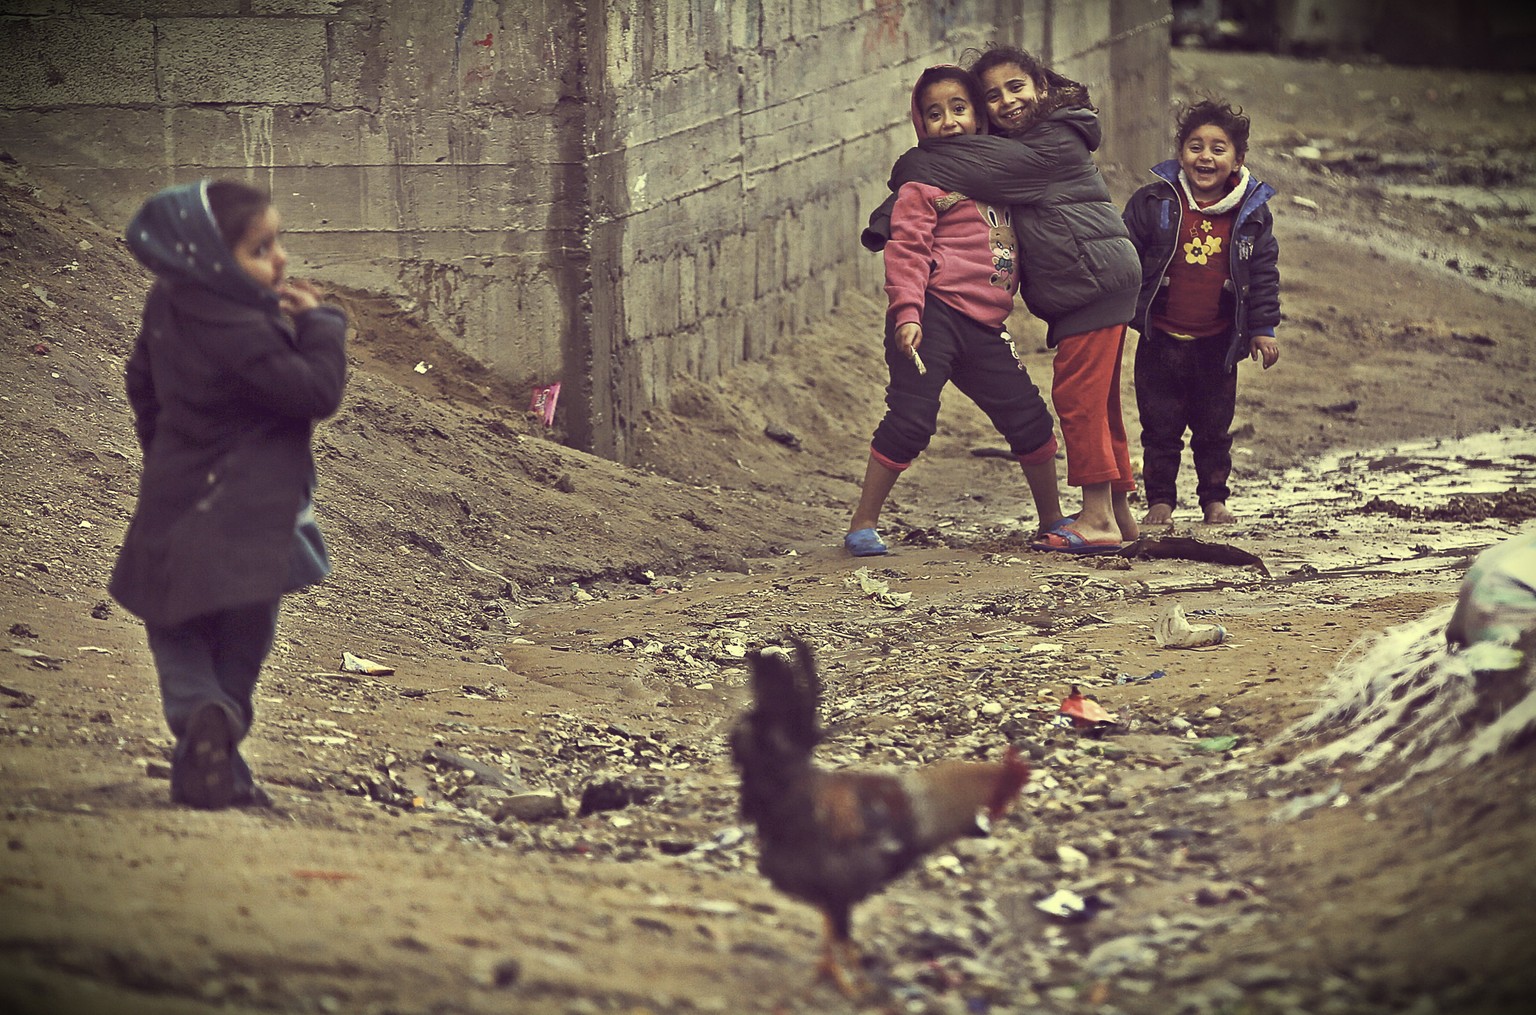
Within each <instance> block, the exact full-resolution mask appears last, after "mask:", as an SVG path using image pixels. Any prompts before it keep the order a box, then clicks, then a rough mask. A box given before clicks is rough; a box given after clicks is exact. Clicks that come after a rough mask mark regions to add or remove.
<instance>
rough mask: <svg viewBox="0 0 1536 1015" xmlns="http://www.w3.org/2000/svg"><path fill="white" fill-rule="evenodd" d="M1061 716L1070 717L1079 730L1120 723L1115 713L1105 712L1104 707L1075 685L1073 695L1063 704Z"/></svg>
mask: <svg viewBox="0 0 1536 1015" xmlns="http://www.w3.org/2000/svg"><path fill="white" fill-rule="evenodd" d="M1061 714H1062V715H1065V716H1070V717H1071V719H1072V725H1073V726H1077V727H1079V728H1081V727H1084V726H1103V725H1112V724H1113V723H1115V722H1118V720H1117V719H1116V718H1115V715H1114V713H1112V712H1108V711H1105V709H1104V706H1103V705H1100V704H1099V703H1098V702H1097V701H1095V700H1094V699H1092V698H1090V697H1088V696H1086V695H1085V694H1083V692H1082V691H1080V690H1078V688H1077V686H1076V685H1075V684H1074V685H1073V687H1072V693H1071V694H1069V695H1067V696H1066V698H1064V699H1063V700H1062V702H1061Z"/></svg>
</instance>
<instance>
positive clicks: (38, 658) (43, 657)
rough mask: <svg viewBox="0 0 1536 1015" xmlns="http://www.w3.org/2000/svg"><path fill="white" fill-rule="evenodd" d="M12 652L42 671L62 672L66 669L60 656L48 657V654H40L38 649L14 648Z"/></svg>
mask: <svg viewBox="0 0 1536 1015" xmlns="http://www.w3.org/2000/svg"><path fill="white" fill-rule="evenodd" d="M11 651H12V652H15V653H16V654H17V655H19V656H21V657H22V658H23V659H26V660H29V661H30V662H31V663H32V665H33V666H36V667H38V668H40V669H44V670H62V669H63V668H64V660H62V659H60V658H59V657H58V656H51V655H47V654H46V653H43V652H39V651H37V650H36V649H30V648H12V649H11Z"/></svg>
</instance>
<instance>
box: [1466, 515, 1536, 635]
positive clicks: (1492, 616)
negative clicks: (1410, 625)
mask: <svg viewBox="0 0 1536 1015" xmlns="http://www.w3.org/2000/svg"><path fill="white" fill-rule="evenodd" d="M1533 635H1536V529H1532V530H1530V531H1528V532H1525V533H1522V534H1521V535H1518V536H1515V537H1513V538H1512V539H1507V540H1505V541H1504V542H1502V543H1497V544H1495V545H1494V546H1491V547H1489V548H1488V549H1486V550H1484V551H1483V552H1482V553H1480V554H1478V557H1477V559H1476V560H1474V561H1473V562H1472V566H1471V567H1470V568H1468V569H1467V576H1466V578H1465V579H1464V580H1463V581H1462V583H1461V592H1460V593H1459V594H1458V596H1457V598H1456V609H1455V610H1454V611H1453V612H1452V613H1451V619H1450V620H1449V621H1448V622H1447V623H1446V625H1445V640H1446V642H1447V643H1449V644H1450V645H1451V646H1452V647H1454V648H1460V649H1473V648H1478V647H1479V646H1483V645H1490V646H1495V647H1507V646H1512V645H1514V644H1515V643H1516V642H1517V641H1519V640H1520V639H1521V638H1522V637H1532V636H1533Z"/></svg>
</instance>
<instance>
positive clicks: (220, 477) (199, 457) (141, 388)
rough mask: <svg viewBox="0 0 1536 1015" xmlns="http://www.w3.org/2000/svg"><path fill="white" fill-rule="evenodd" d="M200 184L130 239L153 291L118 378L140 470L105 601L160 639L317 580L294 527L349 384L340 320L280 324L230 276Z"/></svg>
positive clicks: (331, 314)
mask: <svg viewBox="0 0 1536 1015" xmlns="http://www.w3.org/2000/svg"><path fill="white" fill-rule="evenodd" d="M207 185H208V181H206V180H204V181H201V182H199V183H194V184H185V185H181V186H177V187H172V188H169V189H167V190H164V191H161V192H160V193H158V194H156V195H155V196H153V197H151V198H150V199H149V201H148V202H146V203H145V205H144V207H143V208H141V209H140V211H139V212H138V214H137V215H135V217H134V219H133V221H132V223H131V224H130V225H129V227H128V233H127V239H128V245H129V248H130V249H131V250H132V251H133V252H134V254H135V255H136V256H137V257H138V258H139V260H140V261H141V262H142V263H143V264H144V265H145V266H146V267H148V268H150V269H151V270H152V271H154V272H155V274H156V276H157V278H156V281H155V283H154V285H153V286H152V287H151V289H150V292H149V296H148V298H147V299H146V301H145V305H144V320H143V325H142V327H141V328H140V331H139V335H138V338H137V340H136V341H135V343H134V348H133V353H132V354H131V355H130V357H129V359H128V367H127V389H128V401H129V403H130V405H131V406H132V408H133V412H134V428H135V430H136V432H137V435H138V438H139V445H140V448H141V449H142V451H143V454H144V469H143V473H142V475H141V476H140V480H139V500H138V504H137V506H136V508H135V511H134V516H133V520H132V521H131V522H130V523H129V526H128V531H127V533H126V534H125V536H124V537H123V547H122V551H121V553H120V554H119V556H118V560H117V564H116V567H115V568H114V569H113V573H112V579H111V582H110V584H109V586H108V588H109V591H110V592H111V593H112V595H113V596H114V597H115V598H116V599H117V600H118V602H120V603H121V604H122V605H123V607H124V608H125V609H127V610H128V611H129V612H131V613H134V614H136V615H138V616H139V617H141V618H143V619H144V620H145V621H147V622H149V623H153V624H157V625H161V626H170V625H175V624H179V623H182V622H184V621H187V620H190V619H192V618H193V617H196V616H200V615H203V614H208V613H214V612H217V611H220V610H226V609H231V608H234V607H237V606H244V605H249V604H253V603H259V602H269V601H272V600H275V599H277V598H278V597H280V596H281V595H282V594H283V593H284V592H288V591H292V590H293V589H294V588H298V587H302V586H303V585H307V584H311V583H313V582H315V581H318V580H319V579H320V578H322V577H324V575H325V573H326V571H327V570H328V564H327V562H326V557H325V551H324V544H323V542H321V540H320V538H319V530H318V529H317V528H315V527H314V524H313V521H312V519H306V518H303V517H301V515H302V514H307V508H308V505H309V497H310V493H311V490H312V489H313V486H314V479H315V469H314V459H313V457H312V455H311V451H310V437H311V433H312V431H313V427H314V422H315V420H317V419H321V418H323V417H326V416H329V415H331V414H332V413H334V412H335V411H336V410H337V408H338V407H339V406H340V404H341V396H342V392H343V389H344V388H345V385H346V350H345V331H346V315H345V314H344V313H343V312H342V311H341V310H340V309H339V308H337V307H334V306H326V305H322V306H320V307H316V308H315V309H312V310H308V311H305V312H304V313H301V314H299V315H298V317H297V318H296V319H294V320H291V321H290V320H289V319H288V317H286V316H285V315H284V314H283V312H282V311H281V309H280V308H279V306H278V299H277V296H276V294H275V293H272V292H270V291H267V290H265V289H263V288H262V287H260V286H259V285H257V284H256V283H255V281H254V280H253V279H251V277H250V276H249V275H247V274H246V273H245V272H244V271H243V270H242V269H241V268H240V267H239V265H238V264H237V263H236V262H235V260H234V257H233V255H232V253H231V252H230V250H229V247H228V245H227V244H226V243H225V242H224V240H223V237H221V236H220V235H219V232H218V227H217V225H216V223H215V222H214V219H213V213H212V210H211V209H210V207H209V205H208V197H207Z"/></svg>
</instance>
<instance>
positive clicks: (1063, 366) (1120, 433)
mask: <svg viewBox="0 0 1536 1015" xmlns="http://www.w3.org/2000/svg"><path fill="white" fill-rule="evenodd" d="M1124 349H1125V325H1123V324H1117V325H1114V326H1113V327H1109V328H1098V329H1096V330H1094V331H1085V332H1082V333H1080V334H1077V335H1069V336H1067V337H1066V338H1063V339H1062V340H1061V341H1060V343H1058V345H1057V348H1056V364H1055V376H1054V378H1053V379H1052V381H1051V401H1052V402H1053V403H1054V404H1055V406H1056V418H1057V419H1058V420H1060V421H1061V436H1062V440H1063V442H1064V443H1065V444H1066V446H1067V485H1069V486H1091V485H1092V484H1094V483H1104V482H1108V483H1109V484H1110V489H1112V490H1115V491H1117V492H1121V493H1129V492H1130V491H1132V490H1134V489H1136V480H1135V478H1134V476H1133V475H1132V473H1131V453H1130V449H1129V447H1128V446H1127V444H1126V440H1125V421H1124V419H1122V418H1121V416H1120V359H1121V353H1122V352H1123V350H1124Z"/></svg>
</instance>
